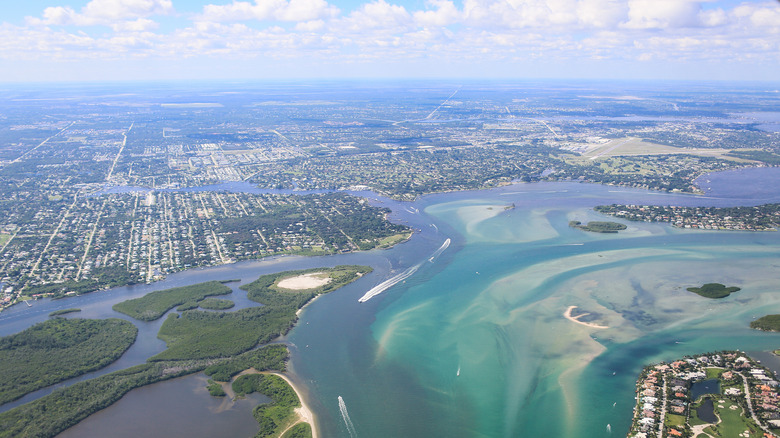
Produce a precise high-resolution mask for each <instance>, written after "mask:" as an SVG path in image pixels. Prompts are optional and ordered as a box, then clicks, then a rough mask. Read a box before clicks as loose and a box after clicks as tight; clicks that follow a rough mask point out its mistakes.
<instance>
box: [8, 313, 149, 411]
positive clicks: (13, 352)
mask: <svg viewBox="0 0 780 438" xmlns="http://www.w3.org/2000/svg"><path fill="white" fill-rule="evenodd" d="M137 334H138V329H137V328H136V327H135V326H134V325H133V324H132V323H130V322H128V321H124V320H121V319H106V320H96V319H66V318H54V319H50V320H48V321H44V322H42V323H39V324H36V325H34V326H32V327H30V328H28V329H27V330H24V331H22V332H20V333H17V334H14V335H11V336H6V337H3V338H0V363H1V364H3V372H2V373H0V404H3V403H7V402H9V401H12V400H16V399H18V398H20V397H22V396H23V395H25V394H27V393H30V392H32V391H35V390H38V389H40V388H45V387H47V386H49V385H53V384H55V383H58V382H61V381H63V380H66V379H70V378H72V377H76V376H80V375H82V374H85V373H88V372H90V371H94V370H98V369H100V368H103V367H104V366H106V365H108V364H110V363H112V362H114V361H115V360H117V359H119V357H120V356H121V355H122V353H124V352H125V351H126V350H127V349H128V348H130V346H131V345H132V344H133V342H135V337H136V335H137ZM31 364H34V366H31Z"/></svg>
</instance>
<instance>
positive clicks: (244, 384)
mask: <svg viewBox="0 0 780 438" xmlns="http://www.w3.org/2000/svg"><path fill="white" fill-rule="evenodd" d="M233 391H235V392H236V394H238V395H245V394H251V393H253V392H259V393H261V394H263V395H265V396H267V397H269V398H270V399H271V402H270V403H264V404H261V405H259V406H257V407H256V408H255V410H254V416H255V419H257V422H258V423H260V431H259V432H257V435H255V436H256V437H267V436H274V435H278V434H279V433H281V431H283V430H284V428H285V427H287V426H288V425H289V424H290V423H292V422H293V421H294V420H295V412H294V411H293V409H294V408H297V407H299V406H301V402H300V400H298V396H297V395H296V394H295V391H294V390H293V389H292V387H290V385H288V384H287V382H285V381H284V379H282V378H281V377H278V376H274V375H270V374H245V375H243V376H241V377H239V378H237V379H236V380H235V381H234V382H233Z"/></svg>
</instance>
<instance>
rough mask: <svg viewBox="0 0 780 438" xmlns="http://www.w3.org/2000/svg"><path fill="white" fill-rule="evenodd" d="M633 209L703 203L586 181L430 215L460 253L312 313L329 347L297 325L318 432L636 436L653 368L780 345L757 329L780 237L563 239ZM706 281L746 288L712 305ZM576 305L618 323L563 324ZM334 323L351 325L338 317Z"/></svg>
mask: <svg viewBox="0 0 780 438" xmlns="http://www.w3.org/2000/svg"><path fill="white" fill-rule="evenodd" d="M543 189H553V190H543ZM623 196H631V197H633V199H635V201H634V202H647V203H650V202H649V201H648V200H652V201H654V202H655V203H676V204H680V203H690V202H693V203H699V204H702V203H704V202H707V201H706V200H703V199H702V198H699V199H696V200H691V199H690V198H688V197H679V196H676V197H675V196H671V195H658V194H646V193H644V194H643V193H630V194H626V193H625V192H623V191H614V190H612V191H610V190H609V189H608V188H606V187H598V186H589V185H580V184H571V185H555V184H550V185H534V186H517V187H514V188H512V189H506V190H499V191H491V192H479V193H470V194H452V195H446V196H437V197H431V198H428V199H427V200H424V201H423V202H421V204H423V205H422V207H424V213H425V214H427V215H428V217H429V218H430V220H431V221H433V222H434V223H435V224H436V226H437V228H438V230H440V233H441V234H440V235H438V236H440V239H444V237H445V236H451V237H452V238H453V242H454V243H453V245H452V246H451V247H450V248H449V249H448V250H447V251H445V253H444V254H442V256H440V257H438V258H436V259H435V260H433V261H432V262H427V261H426V262H425V263H423V265H422V267H421V268H420V270H419V272H418V274H416V275H415V276H413V277H412V278H410V279H409V280H408V281H407V282H406V283H405V284H399V285H397V286H396V287H394V288H391V289H389V290H388V291H386V292H385V293H384V294H383V295H380V296H379V297H377V298H375V299H374V300H377V301H379V303H375V302H374V301H373V300H372V301H370V302H369V303H367V304H369V306H376V307H366V308H361V307H360V306H359V305H356V304H352V303H351V302H350V300H354V299H355V298H356V297H359V296H360V295H359V294H356V297H347V296H346V295H345V296H343V300H341V301H339V302H335V301H334V302H332V303H326V304H325V305H323V306H318V307H313V308H312V309H311V310H310V311H309V312H307V314H306V315H305V318H304V319H305V320H307V321H309V322H310V324H316V326H317V327H319V328H322V327H323V326H326V325H329V324H335V326H331V327H332V329H333V330H334V331H333V332H332V333H329V334H328V335H327V336H317V335H316V334H314V333H313V332H312V331H311V328H306V327H300V328H299V329H296V331H295V332H294V333H293V335H292V337H291V339H292V340H293V341H294V342H296V344H297V345H298V347H300V344H301V342H306V343H307V344H310V345H312V344H318V347H317V349H316V350H312V348H311V347H308V348H305V349H299V350H297V351H296V352H295V354H294V359H293V361H294V363H295V367H296V373H297V374H298V376H300V377H301V378H304V379H308V382H309V385H310V389H311V393H310V398H311V399H313V401H314V403H315V408H316V409H317V411H318V412H319V413H320V426H321V428H322V430H323V431H324V434H323V435H324V436H341V437H354V436H364V437H399V436H404V437H430V436H451V437H522V436H529V437H530V436H556V437H572V438H574V437H576V438H582V437H606V436H611V435H613V434H614V435H617V436H620V435H622V436H624V435H625V433H626V432H627V430H628V426H629V423H630V420H631V409H632V407H633V404H634V398H633V397H634V383H635V379H636V376H637V374H638V372H639V371H640V369H641V368H642V366H644V365H645V364H647V363H651V362H654V361H659V360H664V359H672V358H675V357H679V356H681V355H684V354H692V353H698V352H705V351H711V350H718V349H734V348H739V349H743V350H767V349H771V348H777V347H778V346H780V335H773V334H767V333H758V332H754V331H751V330H749V329H748V323H749V322H750V321H751V320H752V319H754V318H755V317H758V316H761V315H763V314H765V313H777V312H780V294H778V293H777V292H778V291H777V288H776V278H777V274H778V267H780V258H778V249H779V248H780V235H779V233H727V232H703V231H698V232H693V231H683V230H677V229H673V228H670V227H666V226H662V225H658V224H646V223H630V222H627V224H628V226H629V228H628V229H627V230H626V231H625V232H621V233H620V234H618V235H600V234H591V233H586V232H583V231H580V230H575V229H572V228H569V227H568V221H569V220H581V221H583V222H585V221H588V220H594V219H603V217H601V216H599V215H597V214H596V213H594V212H593V211H592V210H590V208H589V206H591V205H596V204H599V203H604V202H605V201H609V202H622V201H621V200H620V199H617V200H612V199H615V198H620V197H623ZM710 202H712V203H715V204H717V203H719V202H720V201H717V200H711V201H710ZM512 205H514V208H512ZM436 236H437V234H433V235H431V236H429V239H430V240H431V241H432V242H433V241H435V240H436ZM435 247H436V245H432V246H431V248H433V249H435ZM431 251H432V249H431ZM419 256H420V258H421V259H422V260H425V256H426V254H425V253H420V254H419ZM708 282H722V283H725V284H728V285H738V286H740V287H741V288H742V291H740V292H738V293H737V294H734V295H732V296H731V297H729V298H726V299H723V300H717V301H714V300H709V299H705V298H702V297H699V296H697V295H695V294H692V293H689V292H687V291H686V290H685V288H686V287H689V286H695V285H701V284H703V283H708ZM570 306H577V310H576V312H579V313H589V315H586V316H582V317H580V321H582V322H590V323H591V324H594V325H597V326H603V327H608V328H597V327H590V326H586V325H583V324H579V323H577V322H573V321H570V320H567V319H566V318H565V317H564V313H565V312H566V310H567V309H568V308H569V307H570ZM333 314H337V315H339V316H338V318H340V319H341V320H340V321H333V320H332V319H330V320H329V318H328V315H333ZM576 314H577V313H575V315H576ZM371 315H373V321H372V322H370V323H369V324H368V325H367V326H366V319H365V318H371ZM344 318H347V319H346V320H343V319H344ZM353 318H354V319H353ZM327 337H334V338H335V340H330V341H329V340H328V339H327ZM339 396H341V397H342V400H343V401H344V402H345V404H344V407H345V408H346V409H339V405H338V402H337V399H338V397H339ZM346 415H348V416H349V420H350V422H351V424H353V425H354V430H351V429H348V428H347V426H346V422H345V416H346ZM608 424H609V425H610V426H611V427H610V428H609V429H611V432H610V430H609V429H608V428H607V425H608Z"/></svg>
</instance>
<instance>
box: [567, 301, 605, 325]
mask: <svg viewBox="0 0 780 438" xmlns="http://www.w3.org/2000/svg"><path fill="white" fill-rule="evenodd" d="M576 308H577V306H569V308H568V309H566V311H565V312H563V317H564V318H566V319H568V320H569V321H571V322H576V323H577V324H580V325H584V326H585V327H590V328H595V329H608V328H609V327H608V326H606V325H599V324H594V323H592V322H584V321H580V320H579V319H580V318H582V317H583V316H585V315H590V314H589V313H583V314H582V315H577V316H571V312H572V311H573V310H574V309H576Z"/></svg>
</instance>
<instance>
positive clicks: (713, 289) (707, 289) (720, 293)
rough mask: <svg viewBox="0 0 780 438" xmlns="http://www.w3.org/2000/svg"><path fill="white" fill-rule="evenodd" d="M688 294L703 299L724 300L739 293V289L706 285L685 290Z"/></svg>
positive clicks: (712, 284) (717, 284) (711, 284)
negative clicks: (691, 293)
mask: <svg viewBox="0 0 780 438" xmlns="http://www.w3.org/2000/svg"><path fill="white" fill-rule="evenodd" d="M686 290H687V291H688V292H693V293H695V294H698V295H701V296H703V297H705V298H713V299H718V298H726V297H727V296H729V295H731V294H733V293H734V292H738V291H740V288H738V287H736V286H732V287H726V286H725V285H722V284H720V283H706V284H704V285H702V287H689V288H687V289H686Z"/></svg>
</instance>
